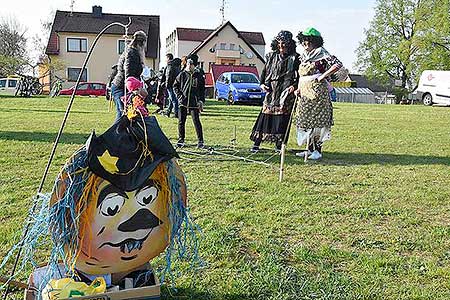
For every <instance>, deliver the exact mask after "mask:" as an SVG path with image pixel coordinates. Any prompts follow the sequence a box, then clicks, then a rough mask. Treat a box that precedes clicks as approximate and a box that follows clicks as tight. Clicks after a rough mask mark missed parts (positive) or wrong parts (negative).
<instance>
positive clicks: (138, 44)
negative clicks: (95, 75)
mask: <svg viewBox="0 0 450 300" xmlns="http://www.w3.org/2000/svg"><path fill="white" fill-rule="evenodd" d="M146 45H147V35H146V34H145V32H143V31H136V32H135V33H134V34H133V39H132V40H131V42H130V44H129V45H126V46H125V51H124V52H123V53H122V54H121V55H120V57H119V61H118V62H117V74H116V76H115V77H114V79H113V80H112V84H111V95H112V97H113V99H114V102H115V104H116V121H117V120H118V119H119V118H120V117H121V116H122V114H123V111H124V107H123V102H122V100H121V99H122V97H123V96H124V94H125V91H124V86H125V79H127V78H128V77H135V78H140V77H141V74H142V71H143V70H144V64H145V47H146Z"/></svg>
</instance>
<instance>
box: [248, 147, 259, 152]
mask: <svg viewBox="0 0 450 300" xmlns="http://www.w3.org/2000/svg"><path fill="white" fill-rule="evenodd" d="M250 152H251V153H258V152H259V146H253V147H252V148H251V149H250Z"/></svg>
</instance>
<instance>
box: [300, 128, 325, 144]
mask: <svg viewBox="0 0 450 300" xmlns="http://www.w3.org/2000/svg"><path fill="white" fill-rule="evenodd" d="M308 136H309V140H310V142H311V141H314V140H315V141H317V142H321V143H323V142H325V141H329V140H331V128H327V127H323V128H314V129H307V130H305V129H302V128H298V127H297V144H298V145H299V146H301V145H303V144H306V143H307V141H308Z"/></svg>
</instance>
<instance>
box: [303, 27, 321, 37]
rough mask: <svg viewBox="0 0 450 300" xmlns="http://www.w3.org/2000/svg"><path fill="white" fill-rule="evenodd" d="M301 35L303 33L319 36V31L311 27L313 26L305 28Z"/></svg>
mask: <svg viewBox="0 0 450 300" xmlns="http://www.w3.org/2000/svg"><path fill="white" fill-rule="evenodd" d="M302 35H304V36H321V35H320V32H319V31H318V30H317V29H315V28H313V27H308V28H306V29H305V30H304V31H303V32H302Z"/></svg>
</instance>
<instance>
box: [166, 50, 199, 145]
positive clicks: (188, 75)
mask: <svg viewBox="0 0 450 300" xmlns="http://www.w3.org/2000/svg"><path fill="white" fill-rule="evenodd" d="M197 64H198V60H195V57H194V58H188V59H187V62H186V68H185V69H184V70H183V71H181V73H180V74H178V76H177V78H176V79H175V82H174V84H173V89H174V92H175V95H176V96H177V98H178V102H179V109H178V142H177V147H183V146H184V140H185V134H186V118H187V114H188V112H189V113H190V114H191V117H192V121H193V123H194V127H195V132H196V133H197V139H198V144H197V148H203V147H204V140H203V128H202V123H201V122H200V112H202V111H203V105H204V103H205V79H204V77H203V75H202V74H201V72H200V71H199V70H198V69H197V68H196V66H197Z"/></svg>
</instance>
